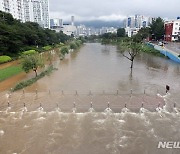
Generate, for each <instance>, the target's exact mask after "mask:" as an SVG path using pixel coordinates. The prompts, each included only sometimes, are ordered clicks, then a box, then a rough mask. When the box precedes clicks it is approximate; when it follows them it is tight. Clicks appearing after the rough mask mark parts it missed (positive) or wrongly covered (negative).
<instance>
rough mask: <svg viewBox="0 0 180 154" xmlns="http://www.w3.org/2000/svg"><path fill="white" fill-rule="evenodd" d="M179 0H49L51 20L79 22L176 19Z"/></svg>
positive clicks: (179, 13)
mask: <svg viewBox="0 0 180 154" xmlns="http://www.w3.org/2000/svg"><path fill="white" fill-rule="evenodd" d="M179 6H180V0H171V1H170V0H50V15H51V17H52V18H62V19H64V20H69V19H70V17H71V15H74V16H75V17H76V20H79V21H89V20H104V21H109V20H122V19H124V18H125V17H126V16H129V15H134V14H142V15H146V16H153V17H157V16H161V17H163V18H170V19H173V18H176V17H177V16H180V12H179Z"/></svg>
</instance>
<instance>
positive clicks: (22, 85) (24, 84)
mask: <svg viewBox="0 0 180 154" xmlns="http://www.w3.org/2000/svg"><path fill="white" fill-rule="evenodd" d="M53 70H55V68H54V67H53V66H49V67H48V69H47V70H45V71H43V72H41V73H40V74H39V75H38V76H37V77H35V78H32V79H29V80H25V81H22V82H19V83H18V84H17V85H16V86H15V87H14V88H13V89H12V90H11V91H12V92H14V91H17V90H20V89H23V88H25V87H28V86H30V85H32V84H33V83H35V82H36V81H38V80H39V79H41V78H43V77H44V76H46V75H49V74H50V73H51V72H52V71H53Z"/></svg>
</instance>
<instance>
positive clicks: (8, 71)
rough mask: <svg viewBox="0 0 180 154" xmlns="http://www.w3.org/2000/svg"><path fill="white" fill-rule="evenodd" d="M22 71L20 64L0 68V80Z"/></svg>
mask: <svg viewBox="0 0 180 154" xmlns="http://www.w3.org/2000/svg"><path fill="white" fill-rule="evenodd" d="M21 72H23V70H22V67H21V66H20V65H18V66H10V67H7V68H4V69H1V70H0V82H1V81H3V80H5V79H8V78H10V77H12V76H14V75H17V74H19V73H21Z"/></svg>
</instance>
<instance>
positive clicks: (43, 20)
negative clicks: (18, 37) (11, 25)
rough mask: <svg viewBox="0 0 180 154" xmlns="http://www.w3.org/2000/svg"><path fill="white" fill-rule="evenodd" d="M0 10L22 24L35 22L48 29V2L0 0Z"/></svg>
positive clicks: (40, 0) (47, 0)
mask: <svg viewBox="0 0 180 154" xmlns="http://www.w3.org/2000/svg"><path fill="white" fill-rule="evenodd" d="M0 10H1V11H3V12H7V13H10V14H12V16H13V17H14V18H15V19H18V20H21V21H22V22H27V21H31V22H36V23H38V24H39V25H40V26H42V27H43V28H50V21H49V0H0Z"/></svg>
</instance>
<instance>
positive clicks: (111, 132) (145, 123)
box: [0, 111, 180, 154]
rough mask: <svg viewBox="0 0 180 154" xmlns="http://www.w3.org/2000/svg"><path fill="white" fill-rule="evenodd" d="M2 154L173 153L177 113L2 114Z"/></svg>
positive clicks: (179, 135)
mask: <svg viewBox="0 0 180 154" xmlns="http://www.w3.org/2000/svg"><path fill="white" fill-rule="evenodd" d="M0 115H1V118H0V122H1V124H0V129H1V130H0V153H2V154H5V153H7V154H12V153H23V154H24V153H30V154H32V153H33V154H36V153H37V154H41V153H42V154H44V153H53V154H56V153H57V154H59V153H61V154H92V153H93V154H120V153H122V154H161V153H162V154H169V153H172V152H173V153H174V154H175V153H177V154H179V152H180V151H179V150H172V149H166V150H162V149H158V148H157V146H158V142H159V141H172V140H173V141H179V139H180V130H179V127H180V115H179V114H176V113H168V112H162V113H156V112H154V113H153V112H145V113H141V114H140V113H131V112H127V113H61V112H59V111H54V112H43V111H35V112H23V111H22V112H1V113H0Z"/></svg>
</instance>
